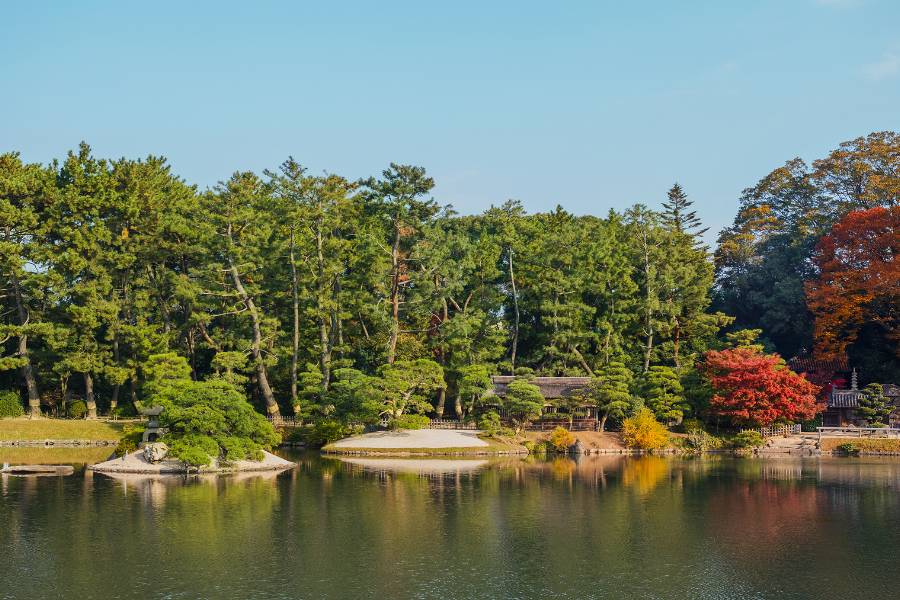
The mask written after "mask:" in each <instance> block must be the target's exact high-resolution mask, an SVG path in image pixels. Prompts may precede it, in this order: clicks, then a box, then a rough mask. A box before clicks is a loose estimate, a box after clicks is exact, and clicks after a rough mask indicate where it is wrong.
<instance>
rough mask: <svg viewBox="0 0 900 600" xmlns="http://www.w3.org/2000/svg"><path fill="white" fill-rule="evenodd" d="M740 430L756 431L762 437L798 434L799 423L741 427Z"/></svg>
mask: <svg viewBox="0 0 900 600" xmlns="http://www.w3.org/2000/svg"><path fill="white" fill-rule="evenodd" d="M741 431H756V432H758V433H759V434H760V435H761V436H763V437H764V438H769V437H779V436H785V435H799V434H800V424H799V423H795V424H794V425H773V426H772V427H760V428H759V429H741Z"/></svg>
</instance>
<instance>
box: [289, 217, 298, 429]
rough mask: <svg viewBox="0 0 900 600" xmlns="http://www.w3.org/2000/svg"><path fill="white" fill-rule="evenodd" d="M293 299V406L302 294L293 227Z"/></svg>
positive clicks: (294, 403) (295, 398)
mask: <svg viewBox="0 0 900 600" xmlns="http://www.w3.org/2000/svg"><path fill="white" fill-rule="evenodd" d="M290 261H291V301H292V302H293V315H292V318H293V321H294V323H293V325H294V331H293V339H292V340H291V406H293V407H295V410H294V412H297V410H296V407H298V406H299V405H300V403H299V402H298V401H297V355H298V353H299V351H300V294H299V291H298V289H297V287H298V285H297V261H296V258H295V257H294V230H293V229H291V252H290Z"/></svg>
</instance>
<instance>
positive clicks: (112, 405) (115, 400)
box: [109, 334, 122, 414]
mask: <svg viewBox="0 0 900 600" xmlns="http://www.w3.org/2000/svg"><path fill="white" fill-rule="evenodd" d="M113 360H114V361H115V363H116V366H118V365H119V335H118V334H114V335H113ZM121 387H122V385H121V384H119V383H116V384H115V385H113V391H112V396H111V397H110V399H109V413H110V414H113V413H114V412H115V410H116V408H118V406H119V389H121Z"/></svg>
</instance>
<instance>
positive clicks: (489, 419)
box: [478, 410, 503, 437]
mask: <svg viewBox="0 0 900 600" xmlns="http://www.w3.org/2000/svg"><path fill="white" fill-rule="evenodd" d="M502 427H503V426H502V425H501V424H500V414H499V413H498V412H497V411H496V410H491V411H488V412H486V413H484V414H483V415H481V417H479V419H478V429H480V430H481V431H483V432H484V433H485V435H489V436H491V437H494V436H496V435H497V434H498V433H500V429H501V428H502Z"/></svg>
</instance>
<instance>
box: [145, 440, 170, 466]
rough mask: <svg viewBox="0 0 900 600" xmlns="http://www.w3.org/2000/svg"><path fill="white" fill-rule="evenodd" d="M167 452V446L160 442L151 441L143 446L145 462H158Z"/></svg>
mask: <svg viewBox="0 0 900 600" xmlns="http://www.w3.org/2000/svg"><path fill="white" fill-rule="evenodd" d="M168 454H169V447H168V446H166V445H165V444H163V443H162V442H151V443H149V444H146V445H145V446H144V458H146V459H147V462H150V463H158V462H160V461H161V460H163V459H164V458H165V457H166V455H168Z"/></svg>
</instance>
